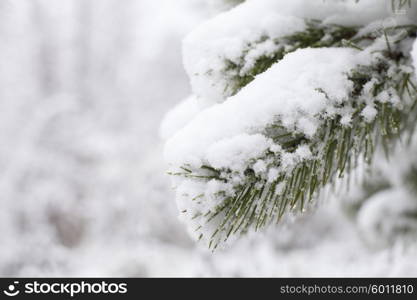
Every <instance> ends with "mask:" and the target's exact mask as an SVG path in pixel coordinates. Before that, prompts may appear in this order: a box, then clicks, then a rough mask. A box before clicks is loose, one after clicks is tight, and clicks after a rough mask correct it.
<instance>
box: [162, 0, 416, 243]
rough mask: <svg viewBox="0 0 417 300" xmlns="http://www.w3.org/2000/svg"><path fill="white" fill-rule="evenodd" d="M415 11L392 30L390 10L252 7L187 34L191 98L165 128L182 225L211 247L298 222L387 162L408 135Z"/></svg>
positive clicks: (370, 5)
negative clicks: (333, 189) (343, 184)
mask: <svg viewBox="0 0 417 300" xmlns="http://www.w3.org/2000/svg"><path fill="white" fill-rule="evenodd" d="M378 3H379V4H380V3H381V2H380V1H378ZM410 7H413V8H415V9H416V10H413V11H411V13H407V14H404V15H400V16H396V18H395V19H392V20H393V23H394V24H390V25H389V26H387V24H386V22H384V20H386V18H388V17H390V16H391V13H390V11H389V10H387V9H386V7H385V6H384V5H376V1H373V0H368V1H365V0H362V1H360V2H359V3H356V2H355V1H324V2H321V1H320V2H319V3H318V2H315V1H302V0H297V1H294V2H292V4H289V3H288V2H287V1H276V0H256V1H247V2H245V3H244V4H242V5H240V6H238V7H237V8H235V9H233V10H231V11H229V12H226V13H223V14H221V15H219V16H218V17H217V18H215V19H213V20H211V21H209V22H208V23H206V24H203V25H202V26H200V27H199V28H197V29H196V30H195V31H194V32H193V33H191V34H190V35H189V37H188V38H187V39H186V40H185V42H184V63H185V67H186V70H187V72H188V74H189V76H190V78H191V84H192V88H193V92H194V94H195V95H194V96H193V97H191V98H189V99H188V100H187V101H186V102H184V103H183V104H182V105H181V106H180V108H177V109H175V110H174V111H173V113H171V115H170V117H169V118H167V121H166V122H165V124H164V126H163V127H164V128H170V133H167V134H166V136H171V138H170V139H169V140H168V141H167V144H166V148H165V156H166V159H167V161H168V163H169V164H170V174H171V175H173V176H172V177H173V180H174V186H175V188H176V199H177V203H178V206H179V209H180V211H181V217H182V219H183V220H184V221H185V222H186V223H187V224H188V227H189V230H190V232H191V233H192V234H193V235H194V236H195V237H196V238H197V239H200V240H203V241H205V242H206V243H207V245H208V246H209V247H210V248H212V249H215V248H216V247H217V246H218V245H219V244H220V243H222V242H224V241H226V240H227V239H229V238H230V237H232V236H234V235H235V234H238V233H242V232H246V231H247V230H250V229H255V230H258V229H259V228H261V227H264V226H266V225H269V224H271V223H275V222H278V221H280V220H281V219H282V218H283V216H285V215H286V214H287V213H288V212H302V211H303V210H304V209H305V208H306V207H308V206H309V205H310V203H311V202H312V201H313V200H314V199H315V198H317V197H318V195H319V193H320V190H321V189H323V188H324V187H326V186H329V185H330V186H331V185H334V184H335V180H336V179H337V178H338V177H344V176H345V175H349V173H350V171H352V170H354V169H355V168H356V167H357V165H358V164H359V163H360V162H361V161H364V162H367V163H371V161H372V158H373V155H374V152H375V151H376V150H378V149H379V148H381V149H383V150H384V151H385V152H386V153H387V154H389V153H390V151H391V150H392V148H393V147H394V145H395V144H396V143H397V142H398V141H400V139H401V137H404V138H405V137H407V135H408V136H411V134H412V132H413V130H414V127H415V117H416V116H417V89H416V87H417V83H416V77H415V74H413V73H414V72H415V71H414V69H415V61H416V57H415V56H416V52H417V50H416V48H417V46H414V50H412V47H413V44H415V40H416V32H417V18H416V15H417V14H416V12H417V3H414V2H410ZM391 17H392V16H391ZM413 59H414V68H413ZM187 103H188V104H187ZM191 103H194V104H193V105H191ZM196 103H197V104H196ZM187 107H192V108H190V109H189V110H188V112H187ZM176 116H177V117H178V116H181V117H182V118H184V119H185V121H181V122H179V121H178V120H176ZM171 124H172V126H170V125H171ZM173 127H175V130H178V131H177V132H175V133H174V131H175V130H172V128H173ZM347 178H349V176H347Z"/></svg>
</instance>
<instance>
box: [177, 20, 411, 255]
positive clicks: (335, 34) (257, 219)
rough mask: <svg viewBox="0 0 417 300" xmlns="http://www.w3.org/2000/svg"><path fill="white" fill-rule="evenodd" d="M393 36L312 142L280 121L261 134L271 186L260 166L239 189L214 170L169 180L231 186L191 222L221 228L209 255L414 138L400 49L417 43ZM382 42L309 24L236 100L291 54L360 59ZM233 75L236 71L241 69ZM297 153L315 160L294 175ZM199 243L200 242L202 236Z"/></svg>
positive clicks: (360, 70) (356, 73)
mask: <svg viewBox="0 0 417 300" xmlns="http://www.w3.org/2000/svg"><path fill="white" fill-rule="evenodd" d="M404 29H405V32H406V33H405V34H404ZM389 30H390V34H393V33H394V34H395V33H396V32H397V31H398V32H402V33H403V34H402V36H401V38H398V39H396V40H395V42H392V41H390V40H389V39H388V38H386V46H385V49H383V50H381V51H378V53H375V54H374V55H373V60H372V61H370V62H369V64H366V65H359V66H357V67H356V68H354V69H353V70H351V71H350V72H349V74H347V75H348V79H349V80H350V82H351V83H352V89H351V91H350V97H349V99H348V101H344V102H342V103H340V104H339V105H336V106H335V107H334V110H335V113H334V114H332V115H328V114H327V115H326V114H321V115H318V116H316V117H317V119H319V121H320V126H319V130H318V131H317V133H316V134H315V135H314V136H313V137H307V136H305V135H303V134H302V133H300V132H297V130H295V131H293V132H290V131H288V130H287V129H286V128H285V127H284V126H282V124H281V121H280V120H279V119H277V120H276V121H275V122H274V123H272V124H269V125H268V126H267V127H266V128H265V129H264V131H263V132H262V133H263V134H264V135H265V136H266V137H268V138H270V139H272V140H273V141H274V143H275V144H276V145H277V150H276V151H272V150H268V151H266V153H264V156H263V157H261V158H258V160H259V159H261V160H262V161H264V162H265V164H266V165H267V168H269V169H274V170H276V172H277V174H276V178H275V179H274V180H272V181H270V180H269V179H267V178H264V177H262V176H259V175H258V174H257V173H256V172H255V170H254V164H255V161H254V162H253V163H252V164H251V165H250V166H248V167H247V169H246V170H244V172H243V174H239V176H243V178H244V179H243V183H241V182H240V183H239V184H234V183H233V177H234V176H235V175H236V174H233V172H232V171H231V170H228V169H216V168H214V167H213V166H210V165H205V166H203V167H201V168H199V169H193V168H192V167H191V166H187V165H186V166H182V169H181V170H182V171H180V172H175V173H172V174H171V175H175V176H180V177H184V178H188V179H191V180H196V181H201V182H208V181H218V182H222V183H227V184H230V185H232V186H233V194H232V195H230V192H227V191H220V192H218V193H217V194H216V197H217V198H218V200H219V203H220V204H219V205H216V206H215V207H214V208H213V209H212V210H210V211H209V212H207V213H206V214H205V215H196V216H192V218H200V219H202V220H204V222H205V223H210V222H213V221H214V220H216V224H218V226H216V229H215V231H214V232H212V233H211V235H210V236H209V237H207V236H206V237H204V238H205V239H208V240H209V247H210V248H211V249H216V248H217V246H218V245H219V244H220V243H221V242H223V241H225V240H227V239H228V238H229V237H230V236H231V235H234V234H239V233H243V232H246V231H247V230H249V229H254V230H258V229H260V228H262V227H265V226H267V225H269V224H272V223H276V222H279V221H280V220H281V219H282V218H283V217H284V216H285V215H286V214H288V213H289V212H297V211H303V210H304V209H305V208H306V207H307V206H308V205H309V204H310V203H311V202H312V201H313V200H314V199H316V198H317V196H318V195H319V193H320V191H321V190H322V189H323V188H324V187H326V186H328V185H329V183H334V182H335V180H336V179H337V178H343V177H345V178H346V179H349V176H350V175H349V174H351V171H352V170H354V169H355V168H356V167H357V166H358V163H359V161H361V160H363V161H365V162H366V163H368V164H371V162H372V159H373V156H374V153H375V151H376V149H382V150H383V151H384V152H385V153H386V155H387V156H388V155H389V154H390V152H391V151H392V149H393V148H394V147H395V145H396V144H397V143H398V142H399V141H401V140H402V137H406V135H407V133H408V134H409V135H410V136H411V133H410V132H412V131H413V130H414V128H415V118H416V116H417V88H416V87H417V83H416V82H415V80H414V78H415V77H414V76H413V74H412V72H413V70H412V68H411V58H410V56H409V53H405V52H403V51H402V48H401V44H402V43H403V42H404V41H407V40H414V39H415V38H416V26H414V25H410V26H400V27H394V28H391V29H389ZM329 35H330V36H329ZM384 36H385V37H386V36H387V32H386V31H384V32H381V33H380V36H372V35H368V36H359V37H358V36H357V29H355V28H346V27H341V26H337V25H331V26H330V25H322V24H321V23H320V22H318V21H312V22H311V23H310V26H309V27H308V29H307V31H306V32H299V33H296V34H294V35H291V36H288V37H286V38H285V39H280V41H279V42H280V43H283V47H282V48H280V49H281V50H279V51H277V53H276V54H275V56H274V57H273V58H268V59H266V60H265V58H263V59H261V60H259V62H257V63H256V64H255V67H254V68H253V70H252V71H251V72H250V73H248V74H251V75H248V74H246V75H244V76H243V77H239V76H240V75H239V76H238V77H235V83H238V84H237V85H236V86H235V87H234V89H235V92H237V91H238V90H239V89H240V88H241V87H242V86H244V85H246V84H247V83H248V82H250V81H251V80H252V79H253V76H254V75H253V74H257V73H259V72H262V71H263V70H265V69H266V68H267V67H269V66H270V65H272V64H273V63H275V62H276V61H278V60H280V59H282V58H283V57H284V56H285V54H286V53H288V52H291V51H295V50H296V49H298V48H305V47H329V46H338V47H353V48H355V49H357V50H358V51H362V49H366V48H367V47H368V46H369V45H372V42H373V41H375V40H377V39H380V38H383V37H384ZM325 37H326V38H325ZM284 41H285V42H284ZM284 44H285V45H287V47H284ZM283 49H285V50H283ZM242 59H243V58H242ZM231 68H236V69H237V70H239V65H233V66H231ZM235 74H240V72H235ZM317 91H319V92H320V93H323V94H324V95H326V91H325V90H323V89H320V88H318V89H317ZM326 96H327V95H326ZM329 100H330V99H329ZM329 103H331V101H329ZM329 105H330V104H329ZM331 105H334V104H331ZM342 111H343V112H344V113H345V112H346V111H348V112H350V117H351V118H350V120H349V121H348V122H346V120H342ZM369 111H371V112H372V113H373V115H372V113H371V115H372V116H369V115H370V114H369ZM300 151H309V152H310V153H311V155H308V156H305V157H304V158H303V156H302V155H301V156H300V155H297V159H298V160H297V161H296V163H294V164H293V165H292V166H291V167H287V168H283V167H282V163H283V157H284V156H285V155H289V156H291V155H295V154H297V153H298V152H300ZM204 197H205V195H199V196H197V197H195V198H194V199H193V201H197V202H198V201H202V199H203V198H204ZM183 213H185V214H186V213H188V212H187V211H183ZM201 226H204V224H202V225H200V226H199V227H197V228H195V230H196V231H199V230H200V229H201ZM200 238H203V233H201V235H200Z"/></svg>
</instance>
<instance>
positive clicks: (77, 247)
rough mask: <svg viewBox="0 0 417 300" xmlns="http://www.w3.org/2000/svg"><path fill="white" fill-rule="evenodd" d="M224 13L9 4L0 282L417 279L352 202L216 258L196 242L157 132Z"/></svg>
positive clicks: (2, 34)
mask: <svg viewBox="0 0 417 300" xmlns="http://www.w3.org/2000/svg"><path fill="white" fill-rule="evenodd" d="M212 2H213V3H214V2H215V1H212ZM214 9H215V8H214V6H213V5H210V1H203V0H177V1H170V0H123V1H116V0H88V1H86V0H60V1H55V0H0V275H1V276H396V275H401V276H416V275H417V263H415V262H414V263H412V262H413V261H415V257H416V256H415V255H416V254H417V251H416V248H415V247H413V246H410V245H408V246H407V247H405V246H404V245H403V243H394V242H392V241H389V243H387V244H384V245H382V246H381V245H379V246H376V245H374V244H372V243H369V239H367V238H366V237H365V236H364V235H366V234H365V233H364V232H366V230H363V228H361V226H362V225H360V224H361V222H358V221H357V216H356V215H355V214H353V215H352V214H350V213H349V211H350V210H349V207H348V208H346V205H345V204H343V203H344V202H343V201H331V200H328V202H329V203H326V205H322V206H321V207H320V208H319V209H318V210H317V211H316V212H314V213H312V214H310V215H307V216H305V217H304V218H303V219H302V220H298V222H297V223H294V224H291V225H290V226H286V227H284V228H280V229H277V228H275V229H270V230H268V232H265V233H261V234H257V235H256V236H250V237H245V238H244V239H242V240H241V241H239V242H238V243H236V244H235V245H234V246H233V247H232V248H230V249H226V250H222V251H217V252H216V253H214V254H213V253H211V252H209V251H207V250H206V249H203V248H201V247H199V246H198V245H196V244H195V243H194V242H193V241H191V240H190V239H189V237H188V236H187V234H186V230H185V228H184V227H183V226H182V225H181V224H180V223H179V221H178V219H177V209H176V207H175V201H174V196H173V191H172V190H171V189H170V183H169V178H168V176H167V175H166V174H165V169H166V166H165V164H164V162H163V155H162V141H161V140H160V138H159V135H158V131H159V126H160V122H161V120H162V118H163V116H164V114H165V113H166V112H167V111H168V110H169V109H170V108H171V107H172V106H173V105H174V104H175V103H177V102H179V101H180V100H181V99H183V98H185V97H186V96H187V95H188V94H189V84H188V79H187V77H186V75H185V72H184V71H183V67H182V63H181V39H182V38H183V36H184V35H185V34H186V33H187V32H189V31H190V30H191V29H193V28H194V27H195V26H196V25H197V24H198V23H200V22H202V21H203V20H204V19H206V18H208V17H210V16H211V15H212V14H213V10H214ZM363 226H365V227H366V226H368V225H366V224H365V225H363ZM365 229H366V228H365Z"/></svg>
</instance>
